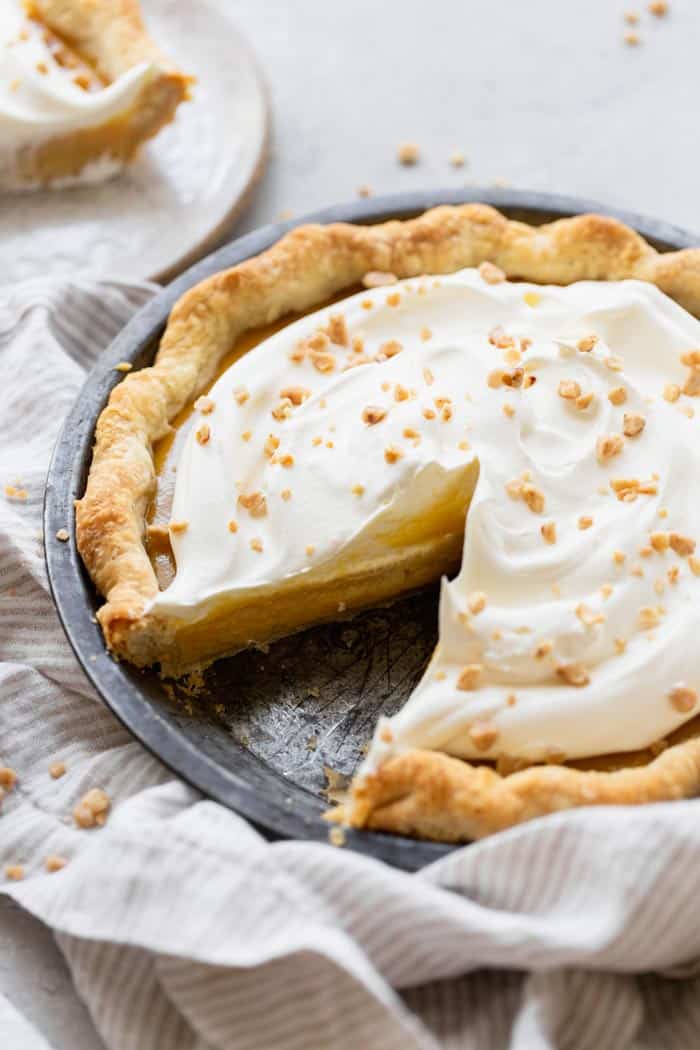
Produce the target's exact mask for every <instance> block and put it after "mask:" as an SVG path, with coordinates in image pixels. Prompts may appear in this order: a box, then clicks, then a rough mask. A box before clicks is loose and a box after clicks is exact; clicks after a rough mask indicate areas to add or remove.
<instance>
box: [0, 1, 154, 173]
mask: <svg viewBox="0 0 700 1050" xmlns="http://www.w3.org/2000/svg"><path fill="white" fill-rule="evenodd" d="M54 43H56V42H55V41H54V40H53V38H52V37H51V35H50V34H47V33H46V31H45V30H44V29H43V28H42V27H41V26H40V25H39V24H38V23H36V22H34V21H32V20H30V19H28V18H27V17H26V15H25V13H24V9H23V6H22V4H21V2H20V0H0V184H2V185H6V186H7V185H9V186H13V185H15V184H21V183H22V179H21V177H20V176H19V174H18V172H21V170H22V156H23V155H25V154H26V153H27V151H32V150H35V149H37V148H38V147H40V146H41V145H42V144H44V143H45V142H47V141H49V140H51V139H54V138H57V137H60V136H62V135H66V134H70V133H72V132H76V131H82V130H84V129H88V128H93V127H99V126H101V125H103V124H106V123H107V122H109V121H110V120H112V119H113V118H115V117H118V116H119V115H120V114H122V113H125V112H127V111H128V110H129V108H130V107H131V106H132V105H133V104H134V102H135V100H136V98H137V97H138V95H139V93H140V91H141V90H142V88H143V85H144V83H145V82H146V81H147V80H148V79H149V77H151V76H152V72H153V70H152V66H151V65H150V64H149V63H141V64H140V65H138V66H135V67H134V68H133V69H130V70H129V71H128V72H127V73H125V74H123V76H121V77H119V79H118V80H116V81H115V82H114V83H112V84H109V85H108V86H104V85H102V84H101V82H100V81H99V80H98V78H97V77H96V76H95V74H94V73H93V72H92V71H90V70H88V69H87V67H82V66H80V65H77V66H76V65H73V64H72V63H71V64H69V65H66V64H65V63H64V62H63V60H62V55H63V54H64V53H65V52H64V51H62V49H60V48H57V47H55V46H53V44H54ZM120 167H121V165H120V164H118V163H116V162H115V161H114V160H113V159H111V158H109V157H107V156H106V157H104V158H102V159H101V160H99V161H98V162H95V163H92V164H90V165H89V166H87V168H86V169H85V170H84V171H83V172H82V173H81V175H79V176H77V177H76V178H72V179H71V180H70V181H86V182H95V181H101V180H102V179H105V178H109V177H110V176H111V175H113V174H114V173H115V172H116V171H118V170H119V169H120Z"/></svg>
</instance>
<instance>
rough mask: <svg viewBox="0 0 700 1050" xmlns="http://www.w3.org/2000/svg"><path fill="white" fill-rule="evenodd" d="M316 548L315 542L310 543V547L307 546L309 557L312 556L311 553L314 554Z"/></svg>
mask: <svg viewBox="0 0 700 1050" xmlns="http://www.w3.org/2000/svg"><path fill="white" fill-rule="evenodd" d="M315 550H316V548H315V547H314V545H313V543H310V544H309V545H308V547H307V548H306V554H307V557H309V558H310V557H311V555H312V554H313V553H314V551H315Z"/></svg>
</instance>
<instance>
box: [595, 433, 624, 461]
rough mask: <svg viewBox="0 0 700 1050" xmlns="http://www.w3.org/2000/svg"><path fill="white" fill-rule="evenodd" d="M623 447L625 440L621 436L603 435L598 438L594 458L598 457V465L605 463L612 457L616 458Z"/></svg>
mask: <svg viewBox="0 0 700 1050" xmlns="http://www.w3.org/2000/svg"><path fill="white" fill-rule="evenodd" d="M624 445H625V439H624V438H623V436H622V434H604V435H603V436H602V437H599V438H598V440H597V442H596V446H595V450H596V456H597V457H598V462H599V463H605V462H606V461H607V460H609V459H612V458H613V456H618V455H619V454H620V452H622V449H623V448H624Z"/></svg>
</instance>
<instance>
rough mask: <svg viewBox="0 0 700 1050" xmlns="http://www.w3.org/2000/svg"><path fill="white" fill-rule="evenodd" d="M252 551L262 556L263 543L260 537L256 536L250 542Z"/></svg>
mask: <svg viewBox="0 0 700 1050" xmlns="http://www.w3.org/2000/svg"><path fill="white" fill-rule="evenodd" d="M250 549H251V550H253V551H256V553H257V554H262V551H263V541H262V540H261V539H260V537H259V536H254V537H253V539H252V540H251V541H250Z"/></svg>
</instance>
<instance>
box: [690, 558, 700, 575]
mask: <svg viewBox="0 0 700 1050" xmlns="http://www.w3.org/2000/svg"><path fill="white" fill-rule="evenodd" d="M688 565H689V566H690V571H691V572H692V574H693V576H700V558H695V557H693V556H692V555H691V557H690V558H688Z"/></svg>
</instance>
